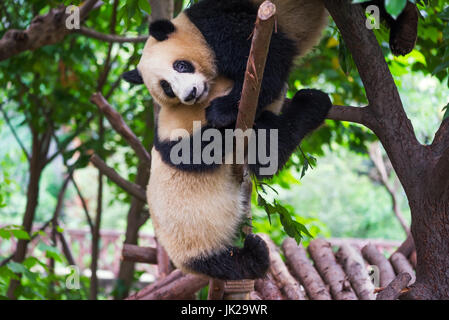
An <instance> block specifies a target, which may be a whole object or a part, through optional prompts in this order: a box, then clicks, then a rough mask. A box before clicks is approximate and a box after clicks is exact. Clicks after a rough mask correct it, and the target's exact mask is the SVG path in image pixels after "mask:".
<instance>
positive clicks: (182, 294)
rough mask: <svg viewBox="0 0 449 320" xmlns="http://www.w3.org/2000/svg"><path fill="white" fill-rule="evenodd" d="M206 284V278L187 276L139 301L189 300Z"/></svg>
mask: <svg viewBox="0 0 449 320" xmlns="http://www.w3.org/2000/svg"><path fill="white" fill-rule="evenodd" d="M207 284H208V280H207V279H206V278H203V277H200V276H197V275H194V274H188V275H185V276H182V277H181V278H179V279H177V280H175V281H173V282H171V283H169V284H167V285H166V286H163V287H162V288H160V289H158V290H156V291H153V292H151V293H150V294H149V295H147V296H144V297H142V298H141V299H139V300H183V299H189V298H191V297H192V295H193V294H195V293H196V292H197V291H198V290H200V289H201V288H203V287H205V286H206V285H207Z"/></svg>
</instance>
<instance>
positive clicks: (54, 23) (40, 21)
mask: <svg viewBox="0 0 449 320" xmlns="http://www.w3.org/2000/svg"><path fill="white" fill-rule="evenodd" d="M96 3H97V0H88V1H85V3H84V4H83V6H82V7H81V8H80V18H81V21H83V20H84V19H85V18H86V17H87V15H88V13H89V12H90V11H91V10H92V9H93V8H94V6H95V4H96ZM65 10H66V7H65V6H60V7H58V8H54V9H51V10H50V12H49V13H47V14H46V15H43V16H36V17H34V18H33V20H32V21H31V24H30V26H29V27H28V28H27V29H26V30H15V29H11V30H8V31H7V32H6V33H5V34H4V36H3V38H2V39H0V61H2V60H6V59H8V58H10V57H12V56H14V55H16V54H18V53H20V52H23V51H26V50H36V49H38V48H40V47H42V46H45V45H50V44H55V43H58V42H60V41H62V40H63V39H64V38H65V36H67V35H68V34H69V33H71V32H72V30H69V29H67V27H66V25H65V21H66V19H67V17H68V15H66V13H65Z"/></svg>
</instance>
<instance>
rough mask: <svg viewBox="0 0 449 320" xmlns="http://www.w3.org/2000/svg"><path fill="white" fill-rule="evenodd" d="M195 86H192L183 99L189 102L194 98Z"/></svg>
mask: <svg viewBox="0 0 449 320" xmlns="http://www.w3.org/2000/svg"><path fill="white" fill-rule="evenodd" d="M196 91H197V90H196V87H193V89H192V91H190V93H189V95H188V96H187V97H185V99H184V101H185V102H189V101H192V100H193V99H195V98H196Z"/></svg>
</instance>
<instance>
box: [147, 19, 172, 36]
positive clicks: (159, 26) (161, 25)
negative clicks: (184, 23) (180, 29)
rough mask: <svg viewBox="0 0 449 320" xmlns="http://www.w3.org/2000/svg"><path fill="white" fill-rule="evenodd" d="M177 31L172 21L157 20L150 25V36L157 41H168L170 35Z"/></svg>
mask: <svg viewBox="0 0 449 320" xmlns="http://www.w3.org/2000/svg"><path fill="white" fill-rule="evenodd" d="M175 31H176V28H175V25H174V24H173V23H172V22H171V21H170V20H157V21H154V22H153V23H151V24H150V36H153V37H154V38H156V40H157V41H164V40H167V39H168V36H169V35H170V33H173V32H175Z"/></svg>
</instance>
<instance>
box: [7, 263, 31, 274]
mask: <svg viewBox="0 0 449 320" xmlns="http://www.w3.org/2000/svg"><path fill="white" fill-rule="evenodd" d="M6 266H7V267H8V269H9V270H11V271H12V272H14V273H25V272H26V271H27V269H26V268H25V267H24V265H23V264H21V263H17V262H14V261H10V262H8V263H7V264H6Z"/></svg>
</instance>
